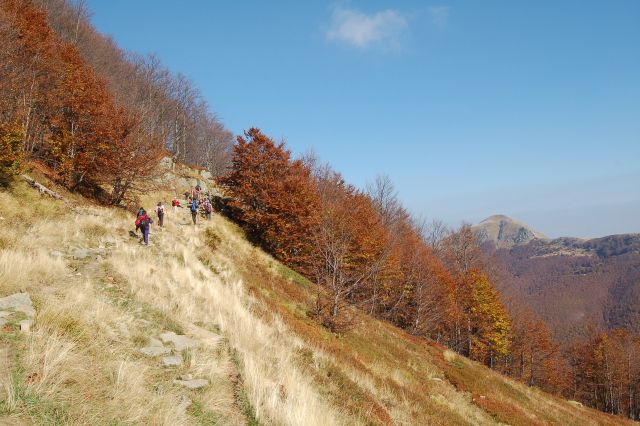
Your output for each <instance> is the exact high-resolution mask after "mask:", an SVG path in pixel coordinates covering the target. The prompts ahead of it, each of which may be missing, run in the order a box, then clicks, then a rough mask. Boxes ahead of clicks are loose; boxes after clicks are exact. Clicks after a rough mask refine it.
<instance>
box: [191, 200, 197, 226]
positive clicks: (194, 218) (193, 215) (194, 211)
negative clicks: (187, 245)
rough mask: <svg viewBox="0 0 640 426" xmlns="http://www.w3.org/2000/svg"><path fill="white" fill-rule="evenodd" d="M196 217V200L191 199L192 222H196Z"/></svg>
mask: <svg viewBox="0 0 640 426" xmlns="http://www.w3.org/2000/svg"><path fill="white" fill-rule="evenodd" d="M197 217H198V200H197V199H195V198H194V199H193V201H191V219H193V224H194V225H195V224H196V218H197Z"/></svg>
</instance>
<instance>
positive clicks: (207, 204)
mask: <svg viewBox="0 0 640 426" xmlns="http://www.w3.org/2000/svg"><path fill="white" fill-rule="evenodd" d="M184 195H185V199H186V200H187V202H188V203H189V210H190V211H191V219H192V220H193V225H194V226H195V225H196V222H197V220H198V212H202V213H203V214H204V216H205V217H206V219H207V220H211V213H212V212H213V204H212V203H211V199H210V196H209V193H208V192H206V193H203V191H202V189H201V188H200V185H196V186H195V187H193V188H191V191H190V192H185V193H184ZM178 208H182V205H181V204H180V201H179V200H178V198H177V197H173V200H171V209H172V211H173V212H174V213H175V212H177V211H178ZM153 211H154V212H155V213H156V215H157V216H158V226H159V227H160V228H162V227H163V226H164V213H165V208H164V205H163V204H162V201H158V204H157V205H156V206H155V207H154V208H153ZM152 223H154V222H153V219H151V217H150V216H149V214H148V213H147V211H146V210H145V209H144V208H143V207H140V209H138V213H137V215H136V222H135V225H136V230H135V233H136V234H137V232H138V229H140V232H141V233H142V239H141V240H140V242H141V243H142V244H144V245H145V246H146V245H149V228H150V226H151V224H152Z"/></svg>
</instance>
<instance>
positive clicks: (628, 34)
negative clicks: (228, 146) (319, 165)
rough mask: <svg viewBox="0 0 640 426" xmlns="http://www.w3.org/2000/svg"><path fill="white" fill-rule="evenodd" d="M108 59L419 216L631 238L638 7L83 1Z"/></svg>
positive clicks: (639, 65)
mask: <svg viewBox="0 0 640 426" xmlns="http://www.w3.org/2000/svg"><path fill="white" fill-rule="evenodd" d="M89 7H90V9H91V10H92V12H93V17H92V21H93V23H94V24H95V25H96V27H97V28H98V29H99V30H100V31H102V32H103V33H106V34H110V35H111V36H113V38H114V39H115V40H116V42H117V43H118V44H119V45H120V46H121V47H123V48H125V49H129V50H133V51H136V52H139V53H156V54H157V55H158V56H159V57H160V58H161V59H162V61H163V62H164V63H165V64H166V65H167V66H168V67H169V68H171V69H172V70H173V71H176V72H181V73H183V74H185V75H187V76H188V77H190V78H191V79H192V80H193V81H194V83H195V84H196V86H197V87H199V88H200V89H201V91H202V93H203V94H204V96H205V98H206V99H207V101H208V102H209V103H210V105H211V106H212V110H213V111H214V112H216V113H217V114H218V116H219V117H220V119H221V120H222V121H223V122H224V123H225V125H226V126H227V127H228V128H229V129H231V130H232V131H233V132H235V133H240V132H241V131H242V130H243V129H246V128H249V127H251V126H257V127H260V128H261V129H263V131H265V132H266V133H267V134H269V135H270V136H272V137H274V138H276V139H284V140H286V142H287V145H288V146H289V147H290V148H291V149H292V151H293V152H294V153H295V154H303V153H305V152H307V151H309V150H313V151H314V152H315V153H316V154H317V155H318V156H319V157H320V158H321V159H322V160H324V161H328V162H330V163H331V164H332V165H333V166H334V167H335V168H336V169H337V170H339V171H340V172H342V173H343V175H344V176H345V177H346V179H347V180H348V181H350V182H353V183H354V184H356V185H358V186H361V187H362V186H364V184H365V183H366V182H367V181H371V180H373V178H374V177H375V176H376V175H377V174H387V175H389V176H390V177H391V179H392V180H393V181H394V183H395V185H396V187H397V189H398V191H399V193H400V197H401V199H402V200H403V202H404V204H405V205H406V206H407V207H408V208H409V209H410V210H411V211H412V212H413V213H414V214H416V215H419V216H425V217H428V218H441V219H443V220H445V221H446V222H448V223H450V224H452V225H457V224H459V223H460V222H461V221H463V220H466V221H469V222H477V221H480V220H482V219H483V218H484V217H486V216H489V215H491V214H497V213H501V214H507V215H511V216H514V217H515V218H517V219H519V220H521V221H524V222H526V223H528V224H530V225H531V226H533V227H534V228H537V229H538V230H540V231H541V232H543V233H546V234H547V235H549V236H553V237H555V236H561V235H571V236H582V237H593V236H602V235H608V234H613V233H623V232H640V2H638V1H636V0H627V1H624V0H619V1H562V2H552V1H536V2H527V3H525V2H513V1H507V0H505V1H490V0H489V1H482V2H480V1H471V2H469V1H465V2H462V1H449V2H434V3H430V2H424V1H409V0H406V1H375V0H374V1H337V2H324V1H270V2H267V1H235V2H214V1H204V0H202V1H190V2H186V1H184V2H182V1H181V2H176V1H158V0H153V1H152V0H136V1H135V2H132V1H130V0H110V1H108V2H107V1H98V0H89Z"/></svg>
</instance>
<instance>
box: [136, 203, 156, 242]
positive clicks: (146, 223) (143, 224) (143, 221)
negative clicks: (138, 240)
mask: <svg viewBox="0 0 640 426" xmlns="http://www.w3.org/2000/svg"><path fill="white" fill-rule="evenodd" d="M140 210H141V214H140V215H138V218H137V219H136V228H140V230H141V231H142V239H143V240H144V245H145V246H148V245H149V227H150V226H151V224H152V223H153V220H152V219H151V218H150V217H149V215H148V214H147V212H146V211H145V210H144V209H143V208H140Z"/></svg>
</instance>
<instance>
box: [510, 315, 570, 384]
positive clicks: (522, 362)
mask: <svg viewBox="0 0 640 426" xmlns="http://www.w3.org/2000/svg"><path fill="white" fill-rule="evenodd" d="M510 318H511V324H512V332H511V334H512V342H511V350H510V354H509V356H508V357H505V358H504V359H503V360H502V366H501V368H500V370H501V371H502V372H503V373H505V374H508V375H509V376H511V377H514V378H516V379H518V380H520V381H522V382H524V383H526V384H527V385H529V386H538V387H539V388H541V389H544V390H545V391H548V392H553V393H556V394H560V393H563V392H564V391H565V390H566V388H567V387H568V369H567V368H568V366H567V365H566V363H565V360H564V359H563V355H562V352H561V350H560V345H558V344H557V343H556V342H554V341H553V338H552V336H551V331H550V330H549V327H548V326H547V324H546V323H545V322H544V321H542V320H541V319H540V318H538V317H537V316H536V315H535V314H534V313H533V312H532V311H531V310H530V309H528V308H526V307H524V306H519V305H513V304H512V306H511V307H510Z"/></svg>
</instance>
